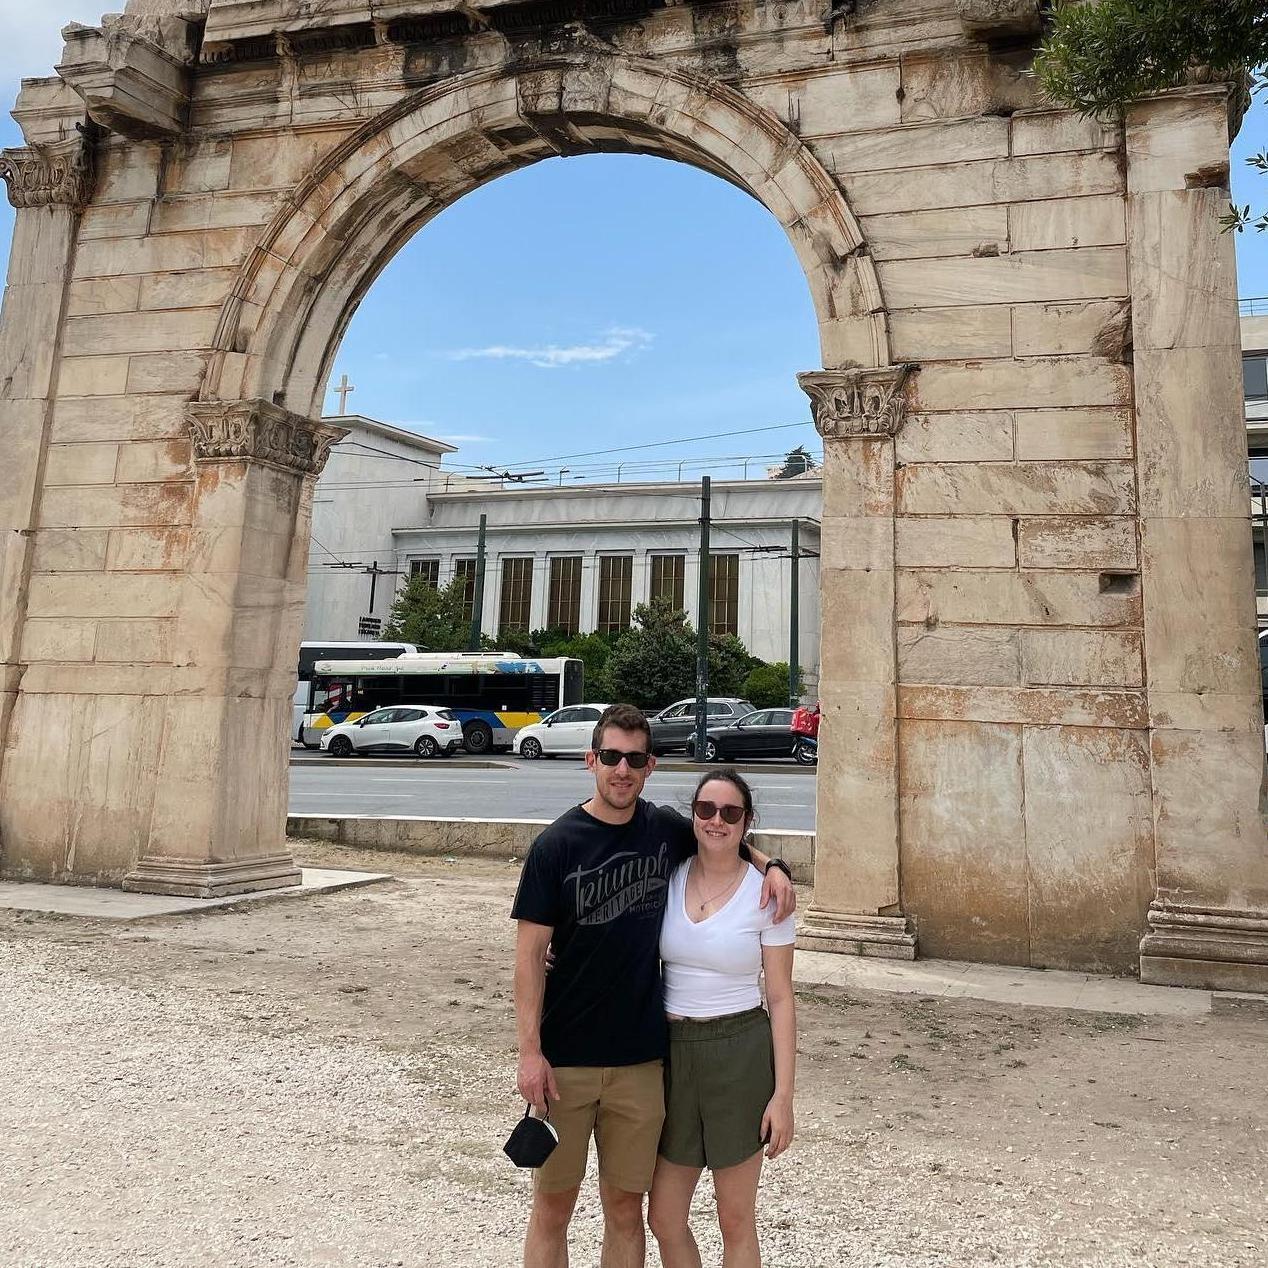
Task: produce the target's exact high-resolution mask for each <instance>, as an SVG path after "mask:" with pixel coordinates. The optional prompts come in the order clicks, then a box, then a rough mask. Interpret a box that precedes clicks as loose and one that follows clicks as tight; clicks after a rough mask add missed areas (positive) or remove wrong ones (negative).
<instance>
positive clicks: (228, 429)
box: [186, 400, 348, 476]
mask: <svg viewBox="0 0 1268 1268" xmlns="http://www.w3.org/2000/svg"><path fill="white" fill-rule="evenodd" d="M186 417H187V419H188V422H189V427H190V431H191V432H193V436H194V458H195V460H196V461H198V462H238V461H246V462H261V463H264V464H265V465H266V466H270V467H279V468H281V470H283V471H290V472H293V473H294V474H296V475H301V476H319V475H321V473H322V469H323V468H324V467H325V465H326V459H327V458H328V457H329V456H330V450H331V448H332V447H333V446H334V445H336V444H337V443H338V442H339V441H341V440H342V439H343V438H344V437H345V436H346V435H347V434H348V431H347V429H346V428H344V427H332V426H331V425H330V424H329V423H322V422H318V420H317V419H315V418H306V417H305V416H304V415H303V414H292V413H291V412H290V410H286V409H283V408H282V407H281V406H280V405H270V404H269V402H268V401H258V400H248V401H194V402H193V403H192V404H191V405H190V406H189V411H188V414H187V415H186Z"/></svg>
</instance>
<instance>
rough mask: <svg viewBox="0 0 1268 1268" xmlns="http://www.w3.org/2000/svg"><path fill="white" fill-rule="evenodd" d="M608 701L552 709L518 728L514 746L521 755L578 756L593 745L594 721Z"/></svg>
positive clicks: (512, 747)
mask: <svg viewBox="0 0 1268 1268" xmlns="http://www.w3.org/2000/svg"><path fill="white" fill-rule="evenodd" d="M607 707H608V706H607V705H606V704H570V705H566V706H565V707H564V708H562V709H556V710H555V712H554V713H548V714H547V715H546V716H545V717H544V718H543V719H542V720H541V721H540V722H533V723H531V724H530V725H528V726H522V727H520V729H519V730H518V731H516V732H515V739H514V740H513V741H512V742H511V750H512V751H513V752H515V753H518V754H519V755H520V756H521V757H528V758H534V757H556V756H560V755H562V754H565V753H567V754H569V755H571V756H574V757H575V756H577V755H578V754H581V753H586V752H588V751H589V749H590V742H591V740H592V739H593V738H594V724H595V723H596V722H597V721H598V720H599V718H600V716H601V715H602V713H603V711H604V709H606V708H607Z"/></svg>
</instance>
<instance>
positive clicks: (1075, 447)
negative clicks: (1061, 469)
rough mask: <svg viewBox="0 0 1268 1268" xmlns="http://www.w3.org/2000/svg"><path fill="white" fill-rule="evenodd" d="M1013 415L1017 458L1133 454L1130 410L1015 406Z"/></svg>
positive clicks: (1123, 455) (1107, 456)
mask: <svg viewBox="0 0 1268 1268" xmlns="http://www.w3.org/2000/svg"><path fill="white" fill-rule="evenodd" d="M1015 417H1016V420H1017V423H1016V435H1017V457H1018V459H1057V458H1079V459H1087V458H1130V457H1132V455H1133V449H1134V445H1133V440H1132V415H1131V411H1130V410H1123V409H1067V410H1055V409H1035V410H1018V411H1017V413H1016V415H1015Z"/></svg>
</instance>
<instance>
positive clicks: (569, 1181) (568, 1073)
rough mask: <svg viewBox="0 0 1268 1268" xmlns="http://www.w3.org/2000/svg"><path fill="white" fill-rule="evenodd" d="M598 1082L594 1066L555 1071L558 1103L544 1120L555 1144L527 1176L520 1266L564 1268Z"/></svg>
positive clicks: (583, 1176)
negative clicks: (528, 1205) (529, 1199)
mask: <svg viewBox="0 0 1268 1268" xmlns="http://www.w3.org/2000/svg"><path fill="white" fill-rule="evenodd" d="M602 1080H603V1072H602V1071H601V1070H600V1069H599V1068H598V1067H595V1066H558V1067H556V1069H555V1083H556V1085H557V1086H558V1088H559V1099H558V1100H557V1101H553V1102H552V1103H551V1106H550V1121H551V1124H552V1126H553V1127H554V1128H555V1131H557V1132H558V1133H559V1144H557V1145H556V1146H555V1149H554V1152H553V1153H552V1154H551V1155H550V1157H549V1158H547V1159H546V1162H545V1164H544V1165H543V1166H541V1167H539V1168H538V1170H537V1173H536V1175H535V1176H534V1177H533V1208H532V1212H531V1213H530V1215H529V1219H528V1233H527V1235H526V1236H525V1238H524V1268H568V1222H569V1220H571V1219H572V1210H573V1207H575V1206H576V1205H577V1194H578V1193H579V1192H580V1190H581V1182H582V1180H584V1179H585V1174H586V1155H587V1154H588V1153H589V1151H590V1136H591V1134H592V1133H593V1131H594V1119H595V1114H596V1113H597V1112H598V1108H599V1090H600V1088H601V1086H602Z"/></svg>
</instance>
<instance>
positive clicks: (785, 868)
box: [762, 859, 793, 880]
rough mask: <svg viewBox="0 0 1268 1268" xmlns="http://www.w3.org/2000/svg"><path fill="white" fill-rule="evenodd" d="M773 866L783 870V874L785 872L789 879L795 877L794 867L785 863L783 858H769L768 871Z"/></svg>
mask: <svg viewBox="0 0 1268 1268" xmlns="http://www.w3.org/2000/svg"><path fill="white" fill-rule="evenodd" d="M772 867H777V868H779V870H780V871H781V872H783V874H784V875H785V876H786V877H788V879H789V880H792V878H793V874H792V868H791V867H789V866H788V864H787V863H785V862H784V860H783V859H767V860H766V872H769V871H770V870H771V868H772ZM762 874H763V875H765V874H766V873H765V872H763V873H762Z"/></svg>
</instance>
